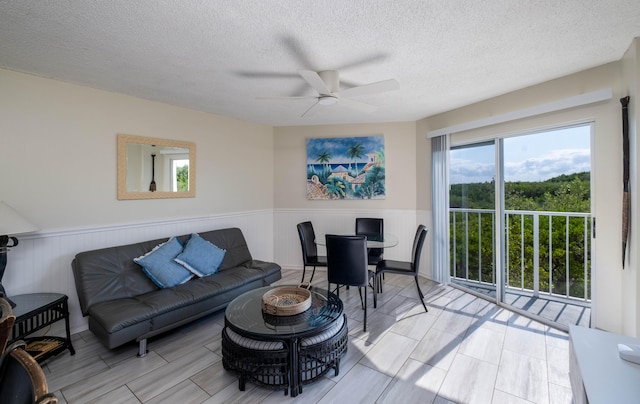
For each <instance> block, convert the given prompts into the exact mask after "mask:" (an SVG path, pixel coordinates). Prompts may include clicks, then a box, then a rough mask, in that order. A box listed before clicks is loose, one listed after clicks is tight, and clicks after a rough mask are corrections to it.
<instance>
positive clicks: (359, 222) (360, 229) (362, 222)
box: [356, 217, 384, 257]
mask: <svg viewBox="0 0 640 404" xmlns="http://www.w3.org/2000/svg"><path fill="white" fill-rule="evenodd" d="M356 234H362V235H365V236H367V237H368V238H369V239H373V240H375V239H376V237H380V238H379V239H378V240H382V236H383V234H384V220H383V219H379V218H373V217H357V218H356ZM383 252H384V250H383V249H382V248H370V249H369V255H370V256H374V257H382V254H383Z"/></svg>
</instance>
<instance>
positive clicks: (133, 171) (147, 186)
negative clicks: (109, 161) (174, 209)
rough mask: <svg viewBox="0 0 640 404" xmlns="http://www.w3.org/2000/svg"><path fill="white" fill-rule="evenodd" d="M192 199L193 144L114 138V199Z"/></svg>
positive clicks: (193, 177) (193, 185) (194, 172)
mask: <svg viewBox="0 0 640 404" xmlns="http://www.w3.org/2000/svg"><path fill="white" fill-rule="evenodd" d="M195 196H196V145H195V144H194V143H192V142H184V141H180V140H169V139H157V138H151V137H142V136H132V135H122V134H119V135H118V199H161V198H193V197H195Z"/></svg>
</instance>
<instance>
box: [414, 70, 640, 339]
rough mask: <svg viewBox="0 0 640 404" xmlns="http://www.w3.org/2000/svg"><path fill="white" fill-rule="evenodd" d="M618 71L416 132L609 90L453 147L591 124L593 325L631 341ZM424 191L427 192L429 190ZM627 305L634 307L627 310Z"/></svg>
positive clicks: (464, 111) (595, 73) (435, 120)
mask: <svg viewBox="0 0 640 404" xmlns="http://www.w3.org/2000/svg"><path fill="white" fill-rule="evenodd" d="M620 71H621V67H620V63H610V64H607V65H604V66H600V67H597V68H594V69H590V70H587V71H583V72H580V73H577V74H573V75H570V76H567V77H563V78H561V79H557V80H553V81H549V82H546V83H543V84H540V85H537V86H533V87H530V88H527V89H523V90H521V91H516V92H513V93H509V94H506V95H503V96H500V97H496V98H493V99H490V100H487V101H484V102H480V103H477V104H474V105H470V106H468V107H464V108H460V109H457V110H454V111H450V112H447V113H444V114H440V115H437V116H433V117H430V118H427V119H424V120H422V121H420V122H418V128H419V130H420V131H422V132H423V133H424V131H425V130H434V129H439V128H443V127H448V126H452V125H456V124H461V123H465V122H470V121H474V120H477V119H482V118H487V117H490V116H493V115H499V114H503V113H506V112H510V111H515V110H519V109H523V108H528V107H532V106H536V105H540V104H544V103H548V102H551V101H555V100H560V99H563V98H568V97H572V96H575V95H579V94H583V93H587V92H591V91H596V90H601V89H604V88H612V89H613V97H612V99H611V100H610V101H605V102H600V103H597V104H593V105H588V106H584V107H578V108H573V109H570V110H564V111H559V112H555V113H548V114H544V115H540V116H536V117H532V118H526V119H520V120H516V121H511V122H507V123H503V124H498V125H492V126H489V127H484V128H480V129H476V130H470V131H466V132H461V133H457V134H453V135H452V144H463V143H468V142H469V141H471V140H474V139H475V140H478V139H489V138H492V137H495V136H504V135H509V134H517V133H522V132H526V131H531V130H535V129H543V128H549V127H552V126H558V125H566V124H572V123H578V122H589V121H594V122H595V137H594V139H593V143H592V164H593V165H592V181H593V189H594V191H595V192H594V193H593V210H592V213H593V214H594V216H595V217H596V218H597V238H596V239H594V240H593V247H594V249H595V250H594V251H595V252H594V254H595V260H594V262H593V276H594V289H593V293H594V305H593V309H594V310H593V319H594V325H595V326H596V327H598V328H602V329H606V330H610V331H614V332H623V333H625V334H629V335H635V334H636V330H635V329H629V328H628V327H627V324H629V321H630V320H632V319H634V318H635V316H636V312H637V310H638V308H637V305H636V304H635V293H636V292H635V290H633V291H629V290H626V291H625V290H624V288H623V287H622V285H623V284H622V277H623V270H622V265H621V260H622V257H621V251H620V250H621V248H620V243H621V241H620V234H621V224H620V223H621V219H620V215H621V209H620V206H621V203H622V202H621V200H622V199H621V192H622V191H621V184H622V168H621V160H622V154H621V149H622V141H621V135H620V133H621V123H620V103H619V102H618V99H619V98H620V97H621V96H622V95H623V94H626V90H625V89H624V86H623V83H622V79H621V74H620ZM423 183H429V184H430V180H429V178H425V179H424V180H421V178H420V177H418V184H419V185H418V186H419V187H420V185H421V184H423ZM427 188H430V185H428V186H427ZM426 193H427V192H419V195H426ZM630 266H631V268H629V269H626V270H625V271H626V273H627V274H628V273H630V272H631V271H636V267H637V265H636V264H635V263H634V264H632V265H630ZM635 289H637V288H635ZM630 294H631V295H634V296H633V297H632V298H631V300H628V299H627V297H629V295H630ZM629 302H633V303H632V304H629ZM629 310H630V311H633V314H631V313H628V311H629ZM633 323H635V320H633Z"/></svg>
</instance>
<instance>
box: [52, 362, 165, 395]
mask: <svg viewBox="0 0 640 404" xmlns="http://www.w3.org/2000/svg"><path fill="white" fill-rule="evenodd" d="M156 355H157V354H156ZM131 360H141V358H137V357H134V358H131ZM162 360H163V361H164V359H162ZM124 362H126V361H121V362H119V365H118V366H123V367H126V368H128V367H129V366H130V365H129V364H123V363H124ZM164 362H165V363H163V364H161V365H159V366H156V367H153V368H144V370H143V371H142V373H136V374H135V376H136V378H135V379H132V380H129V381H127V382H126V383H122V384H121V385H123V384H127V383H130V382H132V381H133V380H137V379H139V378H141V377H143V376H145V375H147V374H148V373H150V372H153V371H154V370H156V369H159V368H160V367H162V366H165V365H166V364H167V363H168V362H167V361H164ZM116 368H117V366H116V367H113V368H109V369H108V370H107V372H110V371H112V370H113V371H115V370H116ZM98 374H100V375H103V374H104V372H102V373H96V374H94V375H92V376H90V377H94V376H97V375H98ZM77 383H81V385H85V383H86V379H82V380H80V381H78V382H75V383H72V384H70V385H68V386H66V387H65V388H63V389H61V390H65V389H67V390H68V389H69V388H71V387H72V386H74V385H76V384H77ZM106 384H109V382H107V383H105V385H106ZM127 388H128V386H127Z"/></svg>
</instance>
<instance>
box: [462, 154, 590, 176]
mask: <svg viewBox="0 0 640 404" xmlns="http://www.w3.org/2000/svg"><path fill="white" fill-rule="evenodd" d="M504 170H505V180H506V181H544V180H548V179H549V178H553V177H557V176H559V175H562V174H573V173H579V172H585V171H591V157H590V153H589V150H588V149H562V150H552V151H550V152H549V153H547V154H545V155H542V156H539V157H532V158H528V159H526V160H523V161H518V162H505V168H504ZM494 176H495V170H494V166H493V164H489V163H480V162H476V161H472V160H465V159H455V158H452V159H451V172H450V180H451V183H452V184H459V183H470V182H488V181H491V180H492V179H493V177H494Z"/></svg>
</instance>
